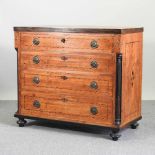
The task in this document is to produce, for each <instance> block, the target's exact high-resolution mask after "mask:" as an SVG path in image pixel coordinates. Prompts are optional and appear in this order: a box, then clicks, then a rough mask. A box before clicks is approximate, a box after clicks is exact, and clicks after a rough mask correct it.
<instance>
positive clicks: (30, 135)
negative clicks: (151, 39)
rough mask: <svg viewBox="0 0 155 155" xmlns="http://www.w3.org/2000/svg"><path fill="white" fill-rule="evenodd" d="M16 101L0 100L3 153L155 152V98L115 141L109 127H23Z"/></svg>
mask: <svg viewBox="0 0 155 155" xmlns="http://www.w3.org/2000/svg"><path fill="white" fill-rule="evenodd" d="M15 111H16V101H0V155H155V101H145V102H143V119H142V120H141V121H140V122H139V123H140V126H139V127H138V129H136V130H132V129H130V128H127V129H125V130H123V131H122V132H121V134H122V137H121V138H120V140H119V141H117V142H114V141H111V140H110V139H109V136H108V135H107V134H108V132H109V131H108V130H101V129H96V128H90V127H85V128H84V127H79V126H76V125H75V126H67V125H65V124H64V125H61V124H49V123H43V122H38V121H28V122H29V123H28V125H27V126H26V127H24V128H19V127H18V126H17V124H16V118H14V117H13V114H14V112H15Z"/></svg>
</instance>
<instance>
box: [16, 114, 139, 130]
mask: <svg viewBox="0 0 155 155" xmlns="http://www.w3.org/2000/svg"><path fill="white" fill-rule="evenodd" d="M14 117H17V118H20V119H32V120H38V121H46V122H49V123H64V124H68V125H80V126H86V127H89V126H90V127H91V126H92V127H99V128H107V129H122V128H124V127H126V126H130V125H131V124H133V123H134V122H137V121H139V120H140V119H142V116H140V117H138V118H136V119H134V120H133V121H131V122H129V123H127V124H125V125H124V126H122V127H117V126H116V127H107V126H100V125H92V124H83V123H77V122H67V121H60V120H52V119H46V118H39V117H32V116H25V115H20V114H18V112H17V113H15V114H14Z"/></svg>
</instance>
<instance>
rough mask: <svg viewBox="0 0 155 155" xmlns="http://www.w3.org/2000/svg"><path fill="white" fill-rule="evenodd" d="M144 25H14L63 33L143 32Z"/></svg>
mask: <svg viewBox="0 0 155 155" xmlns="http://www.w3.org/2000/svg"><path fill="white" fill-rule="evenodd" d="M143 30H144V28H143V27H123V28H117V27H58V26H56V27H53V26H52V27H51V26H45V27H14V31H20V32H63V33H107V34H127V33H137V32H143Z"/></svg>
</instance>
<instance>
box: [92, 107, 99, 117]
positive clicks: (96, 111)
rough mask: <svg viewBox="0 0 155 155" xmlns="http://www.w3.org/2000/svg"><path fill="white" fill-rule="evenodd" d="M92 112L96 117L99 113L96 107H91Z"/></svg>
mask: <svg viewBox="0 0 155 155" xmlns="http://www.w3.org/2000/svg"><path fill="white" fill-rule="evenodd" d="M90 112H91V113H92V114H93V115H96V114H97V113H98V110H97V108H96V107H91V108H90Z"/></svg>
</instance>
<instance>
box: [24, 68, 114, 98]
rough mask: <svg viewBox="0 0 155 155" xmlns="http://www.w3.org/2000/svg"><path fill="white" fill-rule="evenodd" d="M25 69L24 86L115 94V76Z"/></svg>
mask: <svg viewBox="0 0 155 155" xmlns="http://www.w3.org/2000/svg"><path fill="white" fill-rule="evenodd" d="M35 72H36V71H31V72H30V71H25V72H23V73H22V80H23V83H24V85H23V88H28V87H30V88H31V89H32V88H33V87H40V88H38V90H39V91H41V88H58V89H68V90H73V91H75V90H80V91H83V92H100V93H102V94H104V95H107V96H113V81H114V79H113V76H111V75H104V74H93V73H92V74H91V73H88V72H83V73H81V72H79V74H78V73H77V72H76V73H75V72H58V71H56V72H42V73H40V74H39V72H38V73H37V72H36V73H35Z"/></svg>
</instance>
